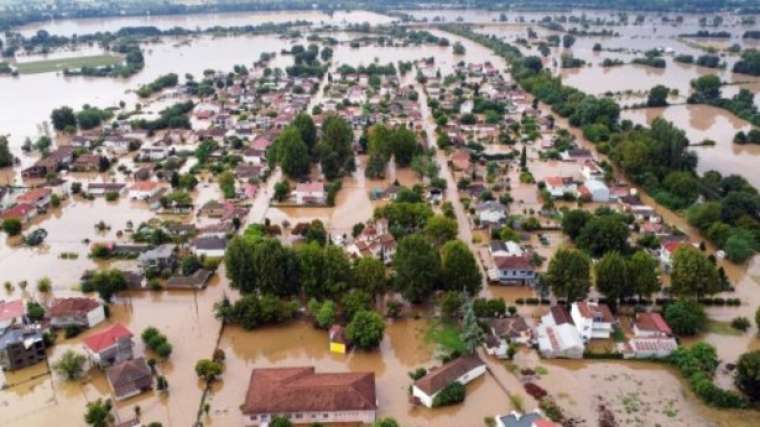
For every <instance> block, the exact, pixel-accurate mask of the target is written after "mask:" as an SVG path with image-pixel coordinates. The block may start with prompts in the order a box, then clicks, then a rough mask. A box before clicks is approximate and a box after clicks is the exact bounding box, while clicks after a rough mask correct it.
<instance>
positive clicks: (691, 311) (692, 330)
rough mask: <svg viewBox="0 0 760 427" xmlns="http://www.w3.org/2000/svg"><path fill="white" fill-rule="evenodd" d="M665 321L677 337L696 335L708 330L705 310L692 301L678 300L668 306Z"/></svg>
mask: <svg viewBox="0 0 760 427" xmlns="http://www.w3.org/2000/svg"><path fill="white" fill-rule="evenodd" d="M665 320H666V321H667V322H668V324H669V325H670V328H671V329H672V330H673V332H674V333H675V334H676V335H685V336H691V335H696V334H698V333H699V332H702V331H704V330H705V329H706V328H707V315H706V314H705V310H704V308H702V306H701V305H700V304H699V303H697V302H696V301H692V300H678V301H676V302H674V303H673V304H670V305H668V306H667V307H666V308H665Z"/></svg>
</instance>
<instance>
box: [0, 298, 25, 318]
mask: <svg viewBox="0 0 760 427" xmlns="http://www.w3.org/2000/svg"><path fill="white" fill-rule="evenodd" d="M23 315H24V302H23V301H21V300H20V299H19V300H15V301H8V302H5V301H0V321H5V320H11V319H15V318H16V317H21V316H23Z"/></svg>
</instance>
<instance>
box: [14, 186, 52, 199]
mask: <svg viewBox="0 0 760 427" xmlns="http://www.w3.org/2000/svg"><path fill="white" fill-rule="evenodd" d="M51 193H52V191H51V190H50V189H49V188H35V189H34V190H29V191H27V192H26V193H24V194H22V195H20V196H18V197H17V198H16V203H35V202H36V201H38V200H40V199H43V198H45V197H47V196H49V195H50V194H51Z"/></svg>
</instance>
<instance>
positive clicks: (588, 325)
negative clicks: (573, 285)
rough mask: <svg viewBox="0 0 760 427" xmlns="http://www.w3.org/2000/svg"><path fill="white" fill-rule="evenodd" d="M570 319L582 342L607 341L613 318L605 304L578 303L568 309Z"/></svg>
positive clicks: (613, 321)
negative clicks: (596, 339) (597, 339)
mask: <svg viewBox="0 0 760 427" xmlns="http://www.w3.org/2000/svg"><path fill="white" fill-rule="evenodd" d="M570 317H571V318H572V319H573V323H575V327H576V328H577V329H578V333H579V334H580V335H581V337H582V338H583V340H584V341H588V340H591V339H595V338H600V339H608V338H609V337H610V334H611V333H612V325H613V324H614V323H615V318H614V317H613V316H612V312H611V311H610V308H609V307H608V306H607V305H606V304H598V303H593V302H586V301H579V302H574V303H573V305H572V306H571V307H570Z"/></svg>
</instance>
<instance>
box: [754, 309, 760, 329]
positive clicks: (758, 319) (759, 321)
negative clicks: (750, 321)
mask: <svg viewBox="0 0 760 427" xmlns="http://www.w3.org/2000/svg"><path fill="white" fill-rule="evenodd" d="M755 325H756V326H757V329H758V332H760V307H757V310H755Z"/></svg>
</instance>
